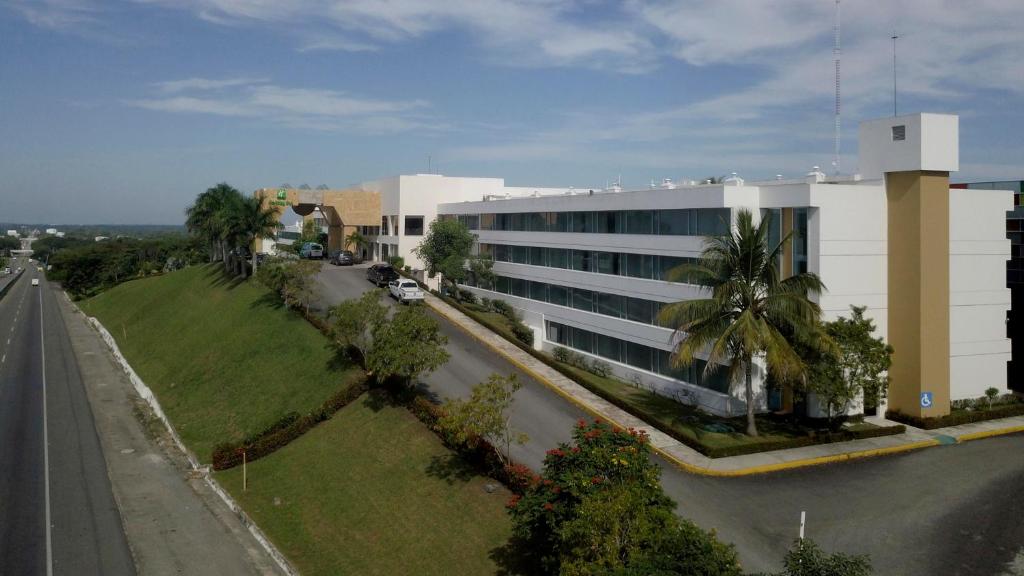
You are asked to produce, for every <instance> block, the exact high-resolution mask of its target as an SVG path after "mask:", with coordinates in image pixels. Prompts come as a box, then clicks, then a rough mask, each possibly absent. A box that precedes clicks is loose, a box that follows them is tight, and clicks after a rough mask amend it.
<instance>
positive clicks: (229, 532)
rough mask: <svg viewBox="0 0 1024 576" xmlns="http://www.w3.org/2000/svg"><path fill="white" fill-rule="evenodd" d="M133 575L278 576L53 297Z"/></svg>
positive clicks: (81, 319) (86, 330) (79, 317)
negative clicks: (79, 379) (99, 448)
mask: <svg viewBox="0 0 1024 576" xmlns="http://www.w3.org/2000/svg"><path fill="white" fill-rule="evenodd" d="M57 301H58V302H59V303H60V311H61V316H62V317H63V319H64V324H65V325H66V326H67V331H68V336H69V337H70V339H71V345H72V348H73V349H74V354H75V358H76V360H77V363H78V366H79V369H80V371H81V375H82V381H83V383H84V384H85V388H86V394H87V396H88V398H89V403H90V405H91V406H92V410H93V416H94V418H95V421H96V432H97V434H98V435H99V437H100V443H101V445H102V446H103V452H104V454H105V456H106V461H107V472H108V474H109V476H110V482H111V485H112V487H113V490H114V497H115V500H116V501H117V504H118V508H119V509H120V513H121V517H122V519H123V522H124V528H125V534H126V536H127V537H128V543H129V546H130V547H131V549H132V555H133V556H134V558H135V563H136V566H137V568H138V572H139V574H232V575H235V574H239V575H241V574H246V575H248V574H267V575H270V574H280V571H279V570H278V568H277V564H276V563H275V562H274V560H273V559H272V558H270V557H269V556H268V555H267V554H266V552H265V551H264V550H263V548H262V547H261V546H260V544H259V543H258V542H257V541H256V540H255V539H254V538H253V537H252V536H251V534H250V533H249V531H248V530H247V529H246V527H245V526H244V525H242V523H241V522H240V521H239V519H238V517H237V516H236V515H235V514H234V513H232V512H231V510H230V509H228V507H227V506H226V505H225V504H224V503H223V501H221V499H220V498H219V497H218V496H217V495H216V494H214V493H213V492H212V491H211V490H210V489H209V488H208V487H207V485H206V483H205V482H203V480H202V478H201V477H200V476H197V475H195V474H192V473H191V472H190V466H189V464H188V462H187V460H186V458H185V456H184V455H183V454H181V453H180V452H179V451H178V450H177V449H176V448H175V445H174V443H173V442H171V441H169V440H168V439H167V438H166V430H165V429H164V427H163V425H162V424H161V423H160V422H159V421H157V420H156V419H155V418H154V417H153V415H152V414H151V413H150V412H149V411H148V410H149V409H148V406H147V405H146V404H145V402H143V401H142V400H141V399H140V398H139V397H138V396H137V395H136V393H135V391H134V389H133V388H132V385H131V383H130V382H129V381H128V379H127V377H126V376H125V373H124V372H123V371H122V370H121V369H120V368H119V367H118V366H117V365H116V364H115V363H114V362H113V360H112V359H111V357H110V351H109V349H108V348H107V346H106V344H104V342H103V341H102V340H101V339H100V337H99V335H98V334H97V333H96V331H95V330H93V328H92V327H91V326H90V325H89V323H88V321H87V320H86V318H85V316H84V315H83V314H82V313H81V312H79V311H78V310H77V309H76V308H75V307H74V306H73V305H72V304H71V303H70V302H68V301H67V299H66V298H63V297H58V298H57Z"/></svg>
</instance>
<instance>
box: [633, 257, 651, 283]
mask: <svg viewBox="0 0 1024 576" xmlns="http://www.w3.org/2000/svg"><path fill="white" fill-rule="evenodd" d="M626 275H627V276H631V277H633V278H647V279H648V280H649V279H651V278H654V256H652V255H650V254H629V255H628V258H627V259H626Z"/></svg>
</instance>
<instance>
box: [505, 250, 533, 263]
mask: <svg viewBox="0 0 1024 576" xmlns="http://www.w3.org/2000/svg"><path fill="white" fill-rule="evenodd" d="M509 248H510V249H511V251H512V259H511V262H514V263H516V264H526V263H527V262H529V258H530V251H529V250H528V248H527V247H526V246H509Z"/></svg>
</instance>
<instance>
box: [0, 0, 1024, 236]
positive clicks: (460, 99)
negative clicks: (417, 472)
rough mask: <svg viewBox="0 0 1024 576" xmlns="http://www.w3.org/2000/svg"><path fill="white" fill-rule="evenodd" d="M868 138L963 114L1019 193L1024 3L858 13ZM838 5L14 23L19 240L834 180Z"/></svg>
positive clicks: (187, 11) (479, 3) (8, 37)
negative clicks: (395, 193) (259, 206)
mask: <svg viewBox="0 0 1024 576" xmlns="http://www.w3.org/2000/svg"><path fill="white" fill-rule="evenodd" d="M842 9H843V14H842V24H843V107H844V110H843V120H844V127H843V141H842V142H843V145H842V147H843V152H844V153H843V159H842V168H843V171H844V172H854V171H856V125H857V122H858V121H860V120H862V119H867V118H873V117H878V116H884V115H888V114H891V112H892V84H891V83H892V60H891V58H892V52H891V50H892V44H891V40H890V36H891V35H892V32H893V30H896V31H897V33H898V34H899V35H900V40H899V41H898V47H897V49H898V51H899V77H900V81H899V83H900V86H899V88H900V96H899V100H900V102H899V107H900V110H901V111H903V112H911V111H932V112H952V113H958V114H960V116H961V171H960V173H958V174H955V175H954V176H953V178H954V180H971V179H1002V178H1024V161H1022V159H1024V138H1022V137H1021V135H1022V134H1024V106H1021V104H1022V95H1024V43H1022V42H1021V40H1020V37H1021V26H1022V23H1024V2H1019V1H1017V0H1003V1H996V0H988V1H984V0H976V1H972V2H946V1H941V0H903V1H901V2H888V1H885V2H883V1H882V0H871V1H864V0H862V1H859V2H853V1H847V2H845V3H844V4H843V6H842ZM833 10H834V2H832V1H831V0H789V1H756V0H716V1H714V2H708V1H703V2H701V1H687V0H658V1H650V2H640V1H637V0H624V1H619V2H599V1H596V0H576V1H573V0H566V1H555V0H519V1H511V2H499V1H496V0H445V1H443V2H439V1H429V0H353V1H342V0H295V1H288V0H103V1H100V0H31V1H29V0H0V221H26V222H46V223H58V224H59V223H178V222H180V221H181V220H182V212H183V210H184V207H185V206H186V205H187V204H188V203H189V202H190V201H191V200H192V199H193V198H194V196H195V195H196V194H197V193H198V192H200V191H202V190H204V189H205V188H207V187H208V186H210V185H212V184H214V183H217V182H220V181H227V182H229V183H230V184H232V185H234V186H236V187H237V188H239V189H241V190H243V191H245V192H250V191H252V190H253V189H255V188H258V187H262V186H277V185H279V184H282V183H290V184H293V185H296V186H297V185H299V184H302V183H308V184H309V185H311V186H316V185H318V184H321V183H325V184H328V185H330V186H332V187H342V186H344V185H347V184H351V183H356V182H360V181H363V180H368V179H374V178H379V177H384V176H389V175H394V174H399V173H415V172H425V171H426V170H427V159H428V156H429V157H431V158H432V162H433V168H434V169H435V171H440V172H441V173H444V174H449V175H463V176H496V177H503V178H505V179H506V182H507V183H508V184H510V185H521V186H570V185H574V186H577V187H594V186H604V185H605V183H606V182H607V181H608V180H610V179H615V178H616V177H618V176H619V175H621V177H622V181H623V184H624V185H625V186H627V187H630V186H633V187H640V186H645V185H646V184H647V183H648V182H649V181H650V180H651V179H652V178H653V179H658V180H660V179H661V178H663V177H673V178H686V179H699V178H702V177H707V176H712V175H721V174H728V173H730V172H737V173H739V174H740V175H741V176H743V177H746V178H764V177H772V176H774V175H775V174H783V175H787V176H794V175H798V174H803V173H805V172H807V171H808V169H809V168H810V167H811V166H813V165H820V166H822V167H828V166H829V164H830V162H831V154H832V153H831V150H832V101H833V99H832V90H833V66H832V54H831V47H832V20H833Z"/></svg>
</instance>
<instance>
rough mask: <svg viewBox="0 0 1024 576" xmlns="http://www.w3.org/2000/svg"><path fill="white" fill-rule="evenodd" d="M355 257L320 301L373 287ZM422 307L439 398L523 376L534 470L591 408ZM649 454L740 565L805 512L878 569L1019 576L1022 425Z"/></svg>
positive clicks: (814, 532) (757, 566)
mask: <svg viewBox="0 0 1024 576" xmlns="http://www.w3.org/2000/svg"><path fill="white" fill-rule="evenodd" d="M360 268H361V267H353V268H339V267H334V266H331V265H329V264H325V265H324V268H323V270H322V271H321V273H320V275H319V284H320V294H321V298H322V301H323V303H324V305H331V304H334V303H337V302H340V301H341V300H344V299H346V298H354V297H358V296H359V295H360V294H362V293H363V292H364V291H365V290H368V289H370V288H371V287H372V285H371V284H370V283H369V282H367V281H366V279H365V271H364V270H362V269H360ZM385 300H387V301H388V302H389V303H392V302H393V301H392V300H391V299H390V298H385ZM430 314H431V315H432V316H434V318H436V319H437V320H438V323H439V324H440V326H441V330H442V332H444V334H446V335H447V336H448V338H449V343H448V351H449V352H450V353H451V355H452V358H451V360H449V361H448V363H447V364H446V365H445V366H444V367H442V368H441V369H439V370H438V371H437V372H434V373H433V374H431V375H430V376H429V377H427V378H426V379H425V381H424V382H423V385H424V386H425V388H426V389H427V390H429V391H430V392H431V393H432V394H434V395H436V396H439V397H446V396H466V395H468V394H469V392H470V390H471V389H472V387H473V385H474V384H476V383H478V382H480V381H482V380H484V379H486V378H487V377H488V376H489V375H490V374H491V373H494V372H498V373H502V374H508V373H517V374H519V377H520V378H521V379H522V380H523V382H524V384H525V385H524V387H523V389H522V390H520V391H519V392H518V393H517V395H516V398H515V404H514V406H513V413H512V425H513V426H514V427H515V428H516V429H517V430H521V431H524V432H526V433H527V434H528V435H529V436H530V441H529V442H528V443H527V444H526V445H524V446H521V447H514V448H513V451H512V456H513V458H515V459H517V460H519V461H521V462H523V463H525V464H528V465H530V466H531V467H534V468H536V469H539V468H540V464H541V462H542V461H543V458H544V452H545V451H546V450H548V449H550V448H553V447H554V446H555V445H556V444H557V443H558V442H564V441H567V440H568V439H569V438H570V436H571V435H570V431H571V429H572V426H573V424H574V422H575V421H576V420H578V419H579V418H585V417H586V416H587V415H586V414H584V413H583V412H582V411H581V410H580V409H578V408H577V407H576V406H575V405H573V404H571V403H570V402H568V401H567V400H565V399H564V398H562V397H561V396H558V395H557V394H555V393H554V392H551V391H550V390H549V389H548V388H547V387H545V386H544V385H542V384H540V383H539V382H536V381H535V380H533V379H532V378H530V377H528V376H526V375H525V374H523V373H521V372H519V371H518V370H517V369H516V368H515V367H514V366H513V365H512V364H510V363H509V362H508V361H506V360H505V359H504V358H503V357H500V356H497V355H496V354H495V353H494V352H493V351H491V350H490V349H489V348H487V347H485V346H484V345H482V344H480V343H478V342H477V341H476V340H473V339H472V338H470V337H469V336H467V335H466V334H465V333H464V332H462V331H461V330H460V329H459V328H456V327H455V326H453V325H451V324H450V323H448V321H447V320H445V319H444V318H442V317H440V316H438V315H436V314H434V313H433V312H430ZM657 460H658V462H659V464H660V465H661V466H662V469H663V474H662V485H663V486H664V488H665V491H666V492H667V493H668V494H669V495H670V496H671V497H672V498H673V499H675V500H676V502H678V503H679V513H680V514H681V515H682V516H684V517H687V518H690V519H692V520H693V521H695V522H696V523H697V524H699V525H701V526H703V527H705V528H714V529H715V530H717V532H718V535H719V537H721V538H722V539H723V540H725V541H727V542H732V543H733V544H735V545H736V548H737V550H738V551H739V554H740V558H741V560H742V562H743V565H744V568H745V569H746V570H747V571H753V572H757V571H763V570H774V569H778V568H779V565H780V563H781V559H782V556H783V555H784V554H785V551H786V549H787V548H788V547H789V546H790V544H791V543H792V541H793V540H794V539H795V538H796V537H797V535H798V530H799V522H800V512H801V511H806V512H807V535H808V536H809V537H811V538H813V539H815V540H816V541H817V542H818V543H819V544H821V545H822V546H823V547H825V548H826V549H827V550H832V551H843V552H847V553H853V554H870V556H871V559H872V564H873V565H874V568H875V573H876V574H879V575H886V574H893V575H905V576H915V575H921V576H925V575H935V574H942V575H965V576H966V575H979V576H980V575H993V574H994V575H1001V576H1024V521H1022V520H1021V519H1022V518H1024V435H1021V434H1017V435H1014V436H1006V437H1001V438H993V439H988V440H980V441H975V442H970V443H967V444H963V445H956V446H947V447H939V448H930V449H927V450H922V451H919V452H913V453H907V454H902V455H896V456H887V457H883V458H877V459H869V460H859V461H855V462H847V463H843V464H833V465H828V466H818V467H814V468H805V469H800V470H792V471H787V472H779V473H774V474H770V475H761V476H750V477H744V478H711V477H705V476H697V475H692V474H688V473H685V472H682V471H681V470H679V469H678V468H675V467H674V466H671V465H669V464H667V463H665V462H663V461H661V460H660V459H657Z"/></svg>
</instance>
